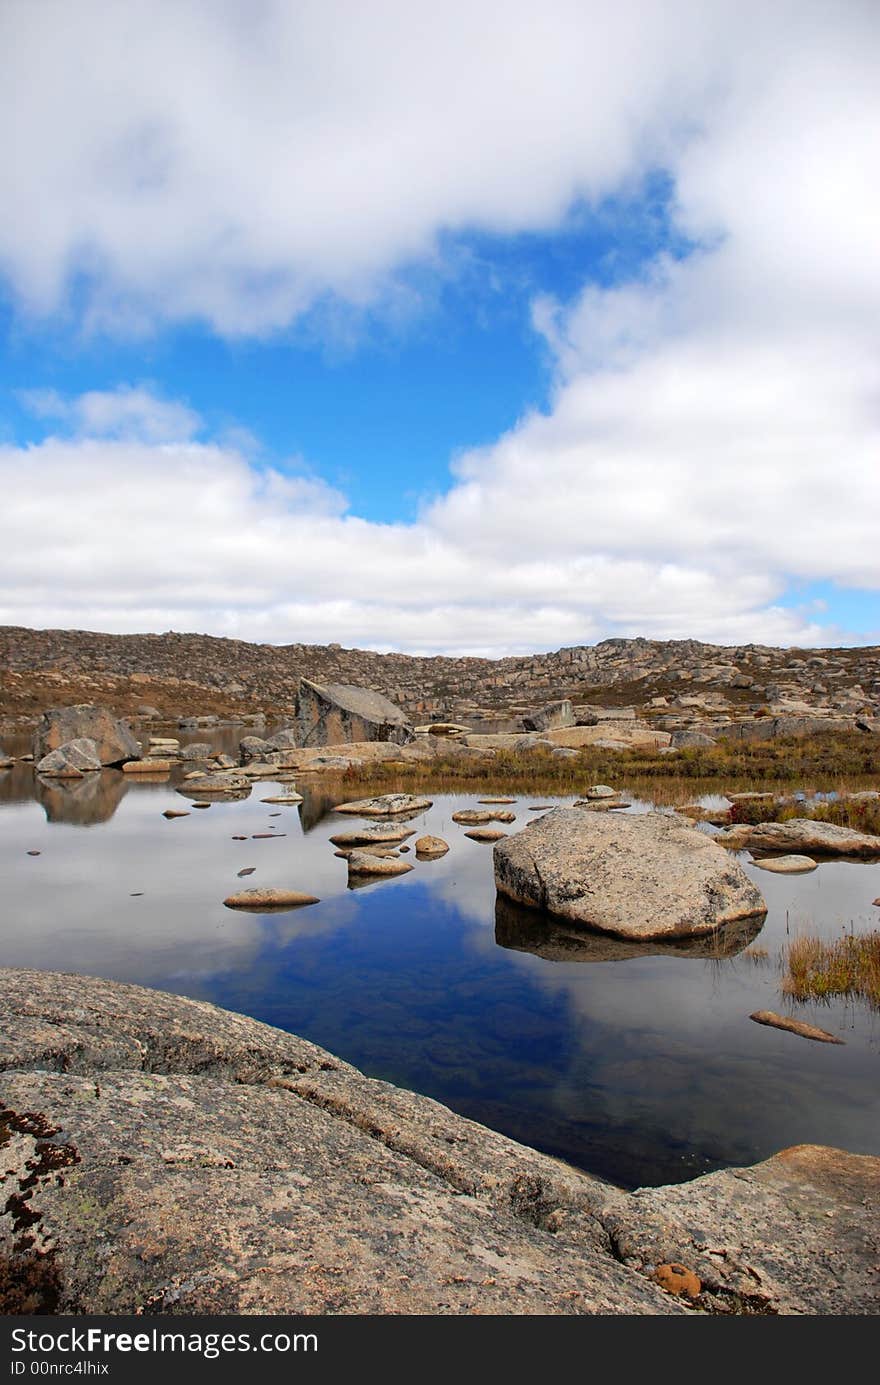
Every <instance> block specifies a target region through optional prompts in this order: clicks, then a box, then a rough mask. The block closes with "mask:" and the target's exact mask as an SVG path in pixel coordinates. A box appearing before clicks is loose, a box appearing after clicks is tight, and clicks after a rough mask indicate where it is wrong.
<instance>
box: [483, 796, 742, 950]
mask: <svg viewBox="0 0 880 1385" xmlns="http://www.w3.org/2000/svg"><path fill="white" fill-rule="evenodd" d="M494 861H495V884H496V886H497V888H498V890H499V891H500V892H501V893H502V894H505V895H507V896H508V898H510V899H513V900H516V901H517V902H518V903H520V904H525V905H529V906H530V907H532V908H536V909H543V910H546V911H547V912H548V913H550V914H554V915H556V916H557V917H560V918H567V919H570V920H572V921H574V922H578V923H582V924H584V925H585V926H587V927H590V928H595V929H598V930H600V931H601V932H606V933H613V934H616V935H618V936H620V937H627V938H636V939H649V938H667V937H681V936H699V935H700V934H704V933H711V932H713V931H714V930H715V929H717V928H718V927H719V926H721V925H722V924H727V923H732V922H734V921H736V920H737V919H744V918H751V917H756V916H763V915H764V914H766V912H767V908H766V905H765V903H764V900H763V898H762V897H761V894H760V891H759V890H758V888H757V886H756V885H754V884H753V883H752V881H751V880H749V878H748V876H747V875H746V873H745V871H744V870H743V869H742V867H741V866H740V865H739V863H738V862H736V861H735V860H733V859H732V858H731V857H730V856H729V855H728V854H727V853H726V852H724V851H723V850H722V849H721V848H720V847H718V846H716V844H715V843H714V842H713V841H712V839H711V838H710V837H708V836H707V835H706V834H705V833H703V832H699V831H697V829H696V828H693V827H689V826H687V825H685V824H683V823H681V822H680V821H679V820H678V819H677V818H676V817H673V816H672V815H670V814H666V813H640V814H638V815H633V816H621V815H619V814H618V815H613V816H612V815H610V814H602V813H596V814H594V813H585V812H584V811H583V809H580V808H555V809H554V810H553V812H551V813H547V814H546V816H545V817H542V818H538V819H537V820H536V821H533V822H531V823H529V825H528V827H526V828H524V829H523V831H521V832H518V833H516V834H515V835H514V836H510V837H508V838H507V839H506V841H503V842H499V843H498V845H497V846H496V847H495V854H494Z"/></svg>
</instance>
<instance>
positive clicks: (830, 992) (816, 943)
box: [782, 932, 880, 1009]
mask: <svg viewBox="0 0 880 1385" xmlns="http://www.w3.org/2000/svg"><path fill="white" fill-rule="evenodd" d="M785 963H786V971H785V975H784V977H783V979H782V990H783V994H784V995H790V996H793V997H794V998H795V1000H831V999H832V998H833V997H834V996H840V995H845V996H858V997H860V998H861V999H863V1000H867V1001H868V1003H869V1004H870V1005H873V1006H875V1007H876V1008H877V1009H880V932H873V933H862V934H852V933H844V934H843V936H842V937H840V938H838V939H836V941H834V942H830V943H826V942H823V941H822V939H821V938H817V937H813V936H811V935H805V936H802V937H799V938H794V939H793V940H792V942H791V943H789V946H788V948H787V950H786V954H785Z"/></svg>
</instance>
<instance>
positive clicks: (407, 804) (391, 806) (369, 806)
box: [333, 793, 433, 818]
mask: <svg viewBox="0 0 880 1385" xmlns="http://www.w3.org/2000/svg"><path fill="white" fill-rule="evenodd" d="M431 807H433V800H432V799H430V798H416V797H415V795H413V794H410V793H386V794H380V796H379V797H378V798H357V799H355V800H354V801H353V802H351V803H337V805H336V807H335V808H334V809H333V811H334V813H355V814H358V815H359V816H360V817H365V818H386V817H397V815H398V814H399V813H423V812H426V811H427V809H428V808H431Z"/></svg>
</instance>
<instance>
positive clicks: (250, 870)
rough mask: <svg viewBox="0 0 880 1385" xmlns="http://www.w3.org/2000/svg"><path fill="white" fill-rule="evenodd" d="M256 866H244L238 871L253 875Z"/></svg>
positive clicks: (242, 873) (240, 873)
mask: <svg viewBox="0 0 880 1385" xmlns="http://www.w3.org/2000/svg"><path fill="white" fill-rule="evenodd" d="M256 869H257V868H256V866H244V867H243V868H242V869H241V870H240V871H239V872H238V873H239V875H253V873H254V871H255V870H256Z"/></svg>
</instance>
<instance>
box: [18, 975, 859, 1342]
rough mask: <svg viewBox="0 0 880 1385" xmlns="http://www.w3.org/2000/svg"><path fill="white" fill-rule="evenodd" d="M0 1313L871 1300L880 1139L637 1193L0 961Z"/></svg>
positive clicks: (242, 1036)
mask: <svg viewBox="0 0 880 1385" xmlns="http://www.w3.org/2000/svg"><path fill="white" fill-rule="evenodd" d="M0 1071H2V1076H0V1099H2V1112H0V1150H2V1158H0V1169H2V1178H3V1182H4V1193H5V1199H4V1206H3V1211H2V1214H0V1293H2V1297H3V1309H4V1311H5V1312H7V1313H23V1312H62V1313H82V1312H93V1313H130V1312H136V1313H150V1314H156V1313H159V1314H179V1313H199V1312H210V1313H245V1314H247V1313H261V1312H265V1313H314V1314H319V1313H366V1314H389V1313H418V1314H471V1313H488V1314H681V1313H688V1312H690V1313H710V1314H711V1313H725V1314H727V1313H757V1314H804V1313H806V1314H867V1313H875V1312H877V1310H878V1307H880V1159H877V1158H872V1157H868V1156H861V1155H855V1154H847V1153H845V1152H843V1151H840V1150H834V1149H829V1148H825V1147H819V1146H809V1145H807V1146H798V1147H795V1148H793V1149H789V1150H784V1151H782V1152H781V1153H779V1154H777V1155H776V1156H774V1157H773V1158H771V1159H768V1160H766V1161H765V1162H763V1163H761V1164H758V1165H755V1166H753V1167H751V1168H746V1169H730V1170H727V1171H724V1172H721V1173H715V1174H711V1175H708V1176H706V1177H702V1178H699V1179H697V1180H695V1181H694V1182H692V1183H687V1184H681V1185H677V1186H673V1187H664V1188H653V1189H643V1190H640V1191H637V1192H635V1193H626V1192H623V1191H621V1190H619V1189H617V1188H614V1187H611V1186H610V1185H608V1184H606V1183H603V1182H600V1181H599V1180H597V1179H595V1178H591V1177H590V1176H588V1175H586V1174H584V1173H581V1172H579V1171H578V1170H577V1169H574V1168H571V1167H569V1166H568V1165H566V1164H564V1163H562V1162H560V1161H559V1160H556V1159H553V1158H550V1157H547V1156H545V1155H542V1154H540V1153H538V1152H537V1151H535V1150H533V1149H529V1148H527V1147H525V1146H523V1145H520V1144H517V1143H516V1142H515V1141H513V1140H510V1139H507V1138H506V1137H504V1136H502V1135H499V1134H497V1133H495V1132H493V1131H491V1130H488V1129H486V1128H485V1127H483V1126H480V1125H477V1124H475V1123H474V1122H472V1121H468V1120H464V1119H463V1118H461V1117H459V1116H457V1115H455V1114H454V1113H453V1112H451V1111H449V1110H447V1109H446V1108H445V1107H443V1106H440V1105H439V1104H438V1103H436V1102H434V1101H431V1100H429V1099H427V1098H425V1097H421V1096H418V1095H416V1094H414V1093H410V1092H406V1091H403V1090H401V1089H399V1088H396V1087H393V1086H391V1085H389V1084H387V1083H384V1082H378V1081H375V1080H373V1079H369V1078H367V1077H365V1076H364V1075H363V1074H362V1073H360V1072H358V1071H357V1069H355V1068H353V1067H351V1066H350V1065H348V1064H347V1063H345V1062H343V1061H342V1060H340V1059H339V1058H336V1057H335V1056H334V1055H332V1054H330V1053H327V1052H325V1051H324V1050H322V1049H320V1048H317V1047H316V1046H315V1045H313V1044H311V1043H308V1042H307V1041H305V1040H303V1039H300V1038H298V1037H296V1036H295V1035H292V1034H287V1033H283V1032H282V1031H280V1030H276V1029H272V1028H270V1027H268V1026H266V1025H263V1024H260V1023H257V1022H256V1021H254V1020H250V1019H247V1018H245V1017H243V1016H241V1015H234V1014H231V1013H229V1012H227V1011H223V1010H220V1009H217V1008H216V1007H214V1006H212V1005H208V1004H205V1003H203V1002H199V1001H193V1000H187V999H182V998H180V997H177V996H171V995H167V994H164V993H161V992H154V991H148V990H144V989H142V988H140V987H137V986H131V985H124V984H120V983H117V982H110V981H103V980H98V979H95V978H92V977H83V976H73V975H68V974H61V973H50V972H35V971H18V970H3V971H0Z"/></svg>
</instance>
